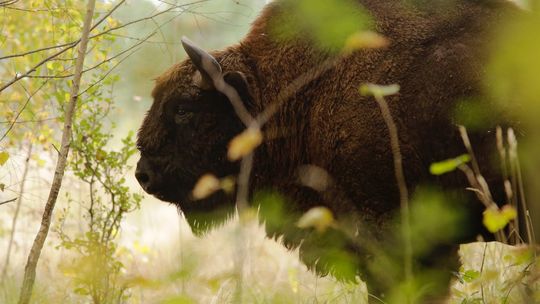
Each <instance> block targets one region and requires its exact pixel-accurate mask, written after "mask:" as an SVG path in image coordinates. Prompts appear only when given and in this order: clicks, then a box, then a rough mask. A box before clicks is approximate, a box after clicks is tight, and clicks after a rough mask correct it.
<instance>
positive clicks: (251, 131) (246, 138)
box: [227, 128, 263, 161]
mask: <svg viewBox="0 0 540 304" xmlns="http://www.w3.org/2000/svg"><path fill="white" fill-rule="evenodd" d="M262 141H263V136H262V133H261V131H260V130H259V129H255V128H247V129H246V130H244V132H242V133H240V134H239V135H237V136H236V137H235V138H233V139H232V140H231V142H230V143H229V151H228V153H227V157H228V158H229V160H231V161H236V160H239V159H241V158H242V157H244V156H246V155H248V154H249V153H251V152H252V151H253V150H254V149H255V148H257V147H258V146H259V145H260V144H261V143H262Z"/></svg>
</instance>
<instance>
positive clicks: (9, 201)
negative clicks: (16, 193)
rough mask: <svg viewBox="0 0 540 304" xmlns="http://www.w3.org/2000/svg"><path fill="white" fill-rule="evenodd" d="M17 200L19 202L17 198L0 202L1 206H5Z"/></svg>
mask: <svg viewBox="0 0 540 304" xmlns="http://www.w3.org/2000/svg"><path fill="white" fill-rule="evenodd" d="M16 200H17V198H12V199H8V200H7V201H3V202H0V206H1V205H4V204H9V203H11V202H14V201H16Z"/></svg>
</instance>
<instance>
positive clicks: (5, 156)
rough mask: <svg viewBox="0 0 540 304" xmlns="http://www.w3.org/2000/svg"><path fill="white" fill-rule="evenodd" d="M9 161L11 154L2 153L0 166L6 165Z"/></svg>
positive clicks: (0, 154) (0, 153)
mask: <svg viewBox="0 0 540 304" xmlns="http://www.w3.org/2000/svg"><path fill="white" fill-rule="evenodd" d="M8 159H9V153H7V152H6V151H3V152H0V166H2V165H3V164H5V163H6V162H7V160H8Z"/></svg>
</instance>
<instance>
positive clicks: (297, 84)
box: [256, 56, 344, 126]
mask: <svg viewBox="0 0 540 304" xmlns="http://www.w3.org/2000/svg"><path fill="white" fill-rule="evenodd" d="M343 59H344V57H343V56H338V57H332V58H330V59H327V60H326V61H324V62H323V63H322V64H320V65H317V66H316V67H314V68H312V69H311V70H308V71H307V72H305V73H304V74H302V75H300V76H298V77H297V78H296V79H295V80H293V81H292V82H291V83H290V84H289V85H288V86H287V87H285V88H284V89H283V90H281V91H280V92H279V94H278V96H277V98H276V100H275V101H274V102H273V103H271V104H270V105H268V106H267V107H266V108H265V109H264V110H263V111H262V113H260V114H259V115H258V116H257V119H256V120H257V124H258V125H260V126H262V125H264V124H265V123H267V122H268V120H270V118H271V117H272V116H273V115H274V114H276V112H277V111H278V110H279V108H280V107H281V106H283V104H284V103H285V102H286V101H287V100H289V99H290V98H291V96H293V94H295V93H296V92H298V90H300V89H301V88H302V87H304V86H305V85H307V84H309V83H310V82H312V81H313V80H315V79H317V78H319V77H320V76H321V75H322V74H323V73H324V72H326V71H328V70H330V69H331V68H333V67H334V66H336V64H337V63H338V62H340V61H341V60H343Z"/></svg>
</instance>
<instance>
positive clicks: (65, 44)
mask: <svg viewBox="0 0 540 304" xmlns="http://www.w3.org/2000/svg"><path fill="white" fill-rule="evenodd" d="M124 2H126V0H121V1H120V2H118V3H117V4H116V5H115V6H114V7H113V8H112V9H110V10H109V11H108V12H107V13H106V14H105V15H104V16H103V17H101V18H100V19H99V20H98V21H96V22H95V23H94V25H93V26H92V28H91V29H90V31H92V30H94V29H95V28H96V27H98V26H99V25H100V24H101V23H102V22H103V21H105V19H107V17H109V16H110V15H111V14H112V13H113V12H114V11H116V10H117V9H118V8H119V7H120V5H122V4H123V3H124ZM80 41H81V40H80V39H77V40H74V41H71V42H68V43H63V44H58V45H52V46H47V47H43V48H39V49H35V50H31V51H28V52H24V53H19V54H11V55H6V56H3V57H0V60H3V59H8V58H15V57H24V56H27V55H31V54H35V53H39V52H43V51H48V50H52V49H57V48H61V47H66V46H71V45H73V44H78V43H79V42H80Z"/></svg>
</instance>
